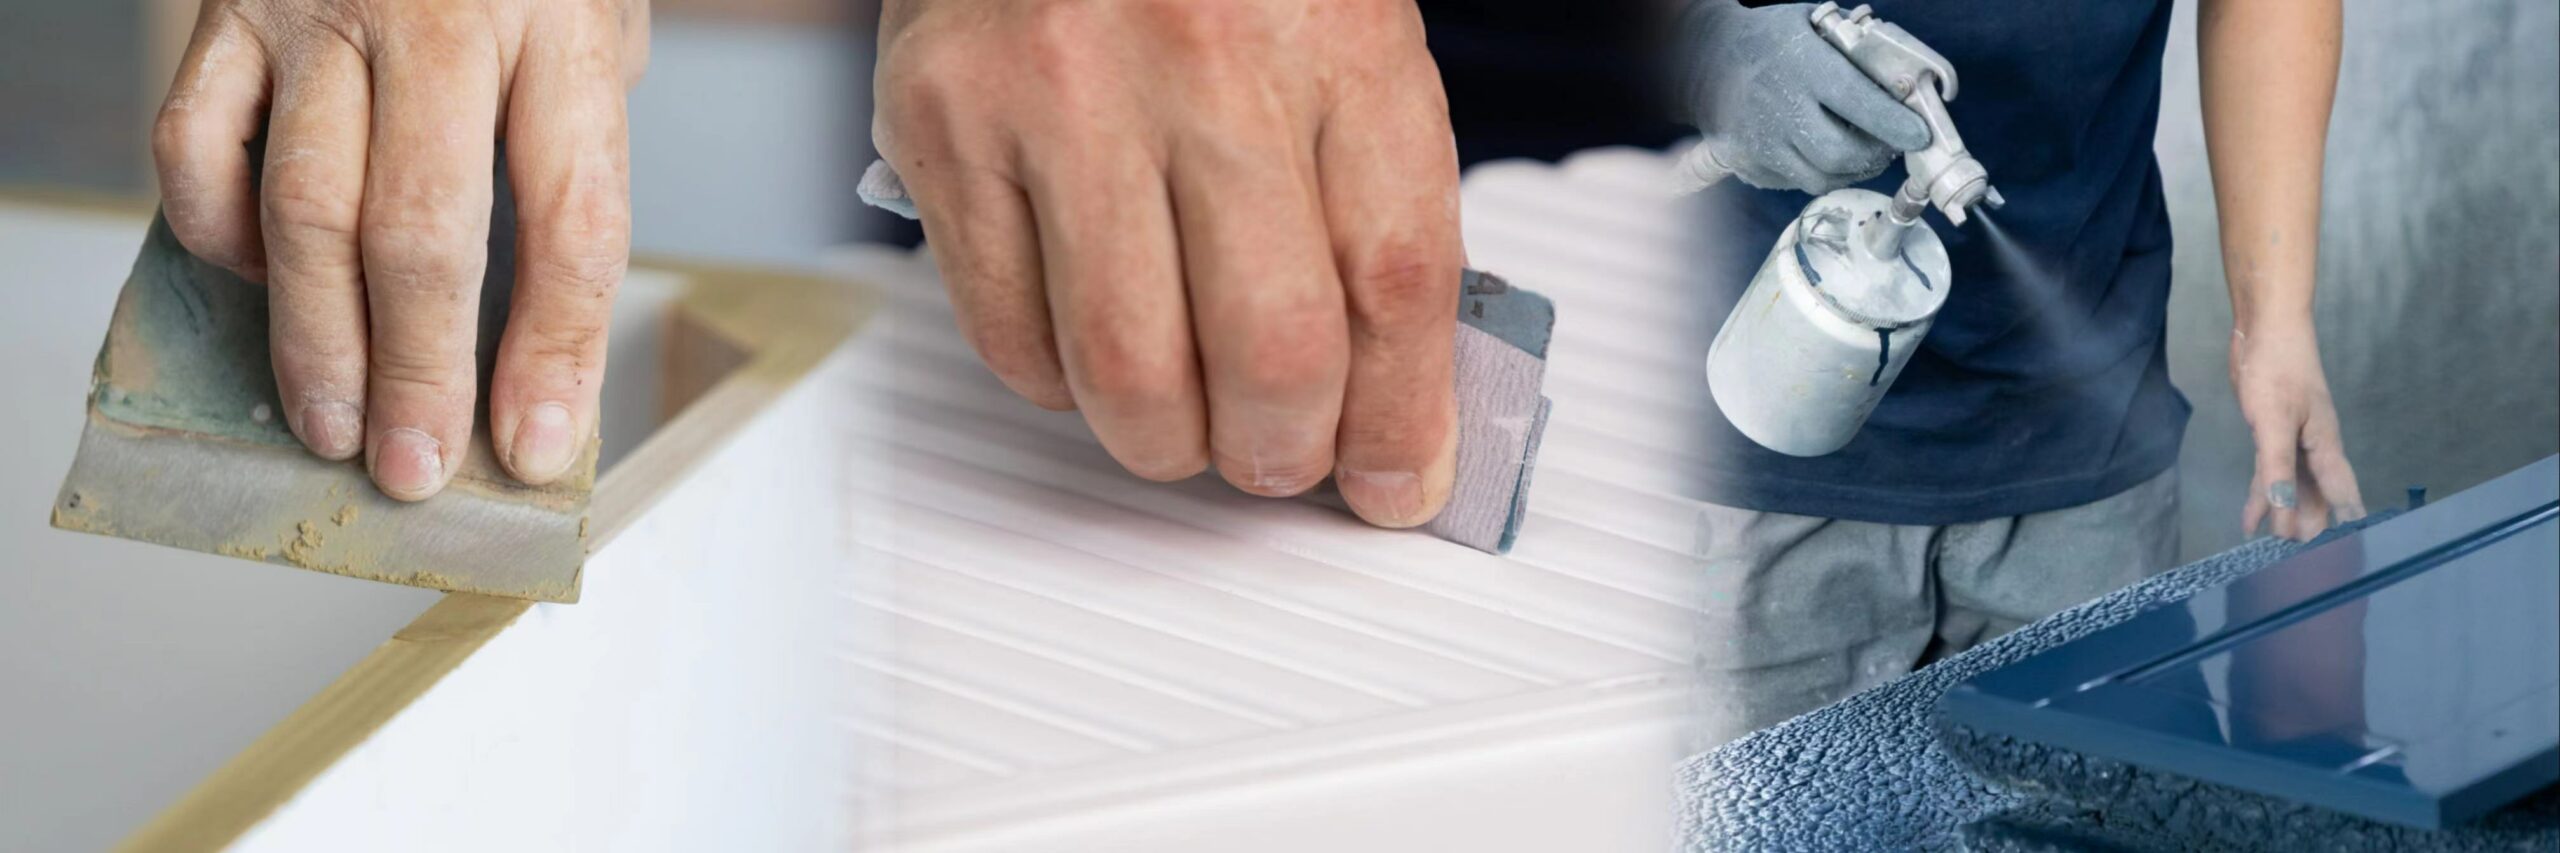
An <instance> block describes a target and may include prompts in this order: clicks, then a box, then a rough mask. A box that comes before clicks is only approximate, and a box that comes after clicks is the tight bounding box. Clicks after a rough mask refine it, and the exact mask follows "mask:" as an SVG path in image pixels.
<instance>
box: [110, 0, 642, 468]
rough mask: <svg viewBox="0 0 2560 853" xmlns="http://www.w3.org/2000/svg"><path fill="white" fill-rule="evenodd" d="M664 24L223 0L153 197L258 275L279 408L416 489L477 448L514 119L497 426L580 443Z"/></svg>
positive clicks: (162, 129) (460, 5)
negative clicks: (651, 56)
mask: <svg viewBox="0 0 2560 853" xmlns="http://www.w3.org/2000/svg"><path fill="white" fill-rule="evenodd" d="M647 33H648V7H647V5H646V2H645V0H628V2H627V4H626V2H625V0H578V2H569V0H453V2H435V3H424V2H401V1H400V0H207V2H206V3H205V4H204V6H203V9H202V10H201V11H200V12H199V13H198V20H197V23H196V29H195V35H194V38H193V41H192V42H191V43H190V44H189V45H188V46H187V52H186V56H185V58H184V59H183V60H181V61H180V64H179V70H178V77H177V80H176V82H175V83H174V84H172V86H171V87H170V91H169V98H168V101H167V102H166V103H165V104H164V105H162V107H161V110H160V119H159V123H158V126H157V127H156V128H155V129H154V131H153V135H152V153H153V155H154V156H155V157H156V159H157V160H158V161H159V165H160V191H161V196H162V202H161V203H162V208H163V211H164V213H165V215H166V216H167V218H168V221H169V227H170V229H171V230H172V231H174V232H175V233H176V234H177V236H178V240H179V241H180V242H182V243H184V244H185V245H186V247H187V249H188V250H189V251H191V252H193V253H194V254H196V255H197V256H198V257H201V258H203V259H205V260H207V261H210V262H212V263H215V264H219V265H221V266H222V267H224V268H226V269H229V270H231V271H232V272H234V273H237V274H239V275H240V276H241V277H243V278H246V279H249V280H251V281H261V282H265V283H266V284H267V286H268V305H269V311H270V314H271V337H272V340H273V344H272V356H273V360H274V363H275V372H276V384H277V386H278V391H279V392H280V394H281V398H282V400H283V402H284V414H285V417H286V423H287V424H288V425H290V426H291V427H292V429H293V433H294V435H296V436H298V437H300V438H301V440H302V442H303V444H304V445H305V446H308V447H309V448H311V450H312V452H314V453H317V454H319V455H321V456H323V457H327V458H329V459H347V458H351V457H353V456H355V455H356V454H357V453H358V452H362V453H364V455H365V460H366V463H367V466H368V468H369V469H370V470H371V472H372V475H373V480H374V483H375V484H376V485H378V486H379V487H380V488H381V489H382V491H383V492H384V493H385V494H388V495H390V496H392V497H394V498H399V499H401V500H419V499H423V498H426V497H428V496H430V495H433V494H435V493H436V492H437V491H438V490H440V489H442V488H443V487H444V484H445V482H446V481H447V480H448V479H449V478H451V476H452V474H453V471H454V469H455V467H456V466H457V465H459V464H460V463H461V461H462V457H463V453H464V451H465V449H466V448H467V446H468V445H469V443H470V437H471V426H472V417H473V412H474V409H475V408H476V405H477V400H478V387H477V385H478V378H479V377H478V374H477V369H476V367H475V364H474V351H475V341H474V337H475V333H476V331H477V328H476V327H477V323H478V316H479V310H478V302H479V294H480V281H481V274H482V272H483V271H484V270H485V268H486V267H487V265H488V250H487V243H486V238H487V235H488V232H489V207H490V204H491V191H492V182H491V172H492V170H493V168H494V160H493V158H494V156H495V154H494V152H495V149H496V145H497V142H498V140H500V139H504V140H505V141H506V142H507V147H508V154H507V169H508V175H507V178H508V180H509V181H510V183H511V185H512V187H513V189H514V191H515V198H516V205H517V212H518V219H519V221H520V225H519V227H518V231H517V233H516V235H515V236H516V241H517V243H516V245H517V262H516V264H517V268H516V288H515V297H514V302H513V303H512V305H511V306H510V307H511V310H512V315H511V319H510V320H509V321H508V325H507V329H506V332H505V335H504V338H503V339H502V340H501V341H500V342H499V345H498V362H497V367H496V372H495V373H494V374H493V375H492V377H491V379H490V389H489V390H490V399H489V417H490V422H491V426H492V429H491V433H490V434H491V437H492V443H493V444H494V445H495V449H496V451H497V456H498V459H499V460H500V461H501V462H502V463H503V464H504V465H505V466H506V468H507V470H508V472H509V473H510V474H512V475H514V476H515V477H516V478H517V479H520V480H523V481H525V482H527V483H534V484H540V483H545V482H549V481H551V480H553V479H555V478H557V477H559V476H560V475H561V474H563V473H565V472H566V471H567V470H568V468H569V466H570V465H571V464H572V463H573V462H575V461H576V459H577V458H578V456H579V455H580V453H581V452H582V451H583V450H584V448H585V446H586V444H587V442H588V438H589V437H590V436H592V435H594V434H595V430H596V392H597V389H598V385H599V383H600V380H601V379H602V377H603V373H604V354H605V321H606V314H607V311H608V310H609V308H610V306H611V304H612V301H613V294H614V290H615V288H616V286H617V285H618V284H619V283H620V282H621V280H622V273H623V268H624V265H625V262H626V258H627V255H628V252H629V245H630V199H629V196H630V193H629V189H628V187H629V177H628V175H629V172H630V166H629V158H628V156H627V153H626V147H625V140H624V116H623V92H624V90H625V88H626V87H627V86H628V85H629V84H630V83H631V82H633V81H635V80H636V79H637V78H638V75H639V73H640V69H641V66H642V64H643V63H645V62H646V59H647ZM261 128H263V129H264V132H265V134H266V137H267V143H266V148H265V155H264V156H265V161H264V168H263V180H262V181H261V182H260V184H259V185H257V186H254V187H253V186H252V184H251V181H250V163H249V151H250V148H249V147H248V143H249V142H250V141H251V140H252V139H254V138H256V137H257V136H258V135H259V133H260V132H261Z"/></svg>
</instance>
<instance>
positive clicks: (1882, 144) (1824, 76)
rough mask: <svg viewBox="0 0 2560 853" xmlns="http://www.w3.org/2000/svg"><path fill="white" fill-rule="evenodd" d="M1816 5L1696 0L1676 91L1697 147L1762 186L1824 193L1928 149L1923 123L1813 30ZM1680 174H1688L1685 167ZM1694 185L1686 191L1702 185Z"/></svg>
mask: <svg viewBox="0 0 2560 853" xmlns="http://www.w3.org/2000/svg"><path fill="white" fill-rule="evenodd" d="M1812 18H1813V6H1812V5H1811V4H1806V3H1785V4H1780V5H1775V6H1763V7H1761V8H1757V9H1746V8H1743V7H1742V6H1740V5H1737V4H1736V3H1735V2H1734V0H1695V2H1693V3H1691V4H1690V7H1689V9H1688V11H1687V14H1686V15H1685V16H1684V17H1683V19H1682V24H1683V30H1684V31H1685V33H1686V44H1685V46H1684V48H1683V49H1684V50H1685V54H1684V55H1683V56H1682V57H1681V58H1680V68H1681V73H1682V81H1681V82H1682V87H1681V91H1682V92H1683V93H1684V94H1685V95H1686V106H1687V108H1688V109H1689V110H1690V111H1691V116H1690V117H1691V119H1692V123H1694V124H1696V125H1697V127H1698V129H1699V130H1700V131H1703V132H1704V133H1705V134H1706V141H1705V142H1703V143H1701V144H1700V147H1701V150H1700V151H1696V152H1692V154H1691V156H1692V157H1696V156H1699V155H1706V156H1710V157H1712V158H1714V162H1715V164H1716V165H1719V166H1721V167H1723V169H1724V170H1725V171H1730V172H1732V173H1733V174H1734V175H1735V176H1737V177H1740V178H1742V180H1743V181H1744V182H1746V183H1749V184H1750V185H1752V186H1755V187H1760V188H1763V189H1796V190H1803V191H1805V192H1808V193H1815V194H1820V193H1826V192H1830V191H1832V190H1836V189H1839V188H1841V187H1845V186H1848V185H1850V184H1854V183H1857V182H1859V181H1863V180H1866V179H1868V178H1872V177H1875V176H1876V175H1878V174H1880V173H1882V172H1883V171H1884V168H1885V166H1886V165H1888V164H1890V163H1891V162H1892V161H1893V158H1894V157H1895V156H1896V155H1897V154H1899V153H1901V152H1904V151H1910V150H1913V149H1917V148H1923V147H1927V146H1928V144H1929V125H1928V124H1927V123H1926V122H1924V121H1922V120H1921V118H1920V114H1919V113H1915V112H1912V111H1911V109H1910V108H1909V107H1905V106H1903V105H1902V102H1900V101H1897V100H1894V98H1893V95H1892V94H1891V93H1889V92H1887V91H1885V89H1884V87H1882V86H1879V85H1876V82H1875V81H1874V80H1871V79H1868V77H1867V75H1866V73H1865V72H1863V71H1859V70H1858V67H1857V66H1855V65H1852V64H1850V62H1849V59H1848V57H1846V56H1842V55H1841V53H1840V51H1839V49H1838V48H1835V47H1832V46H1831V43H1830V42H1827V41H1824V40H1823V39H1822V36H1821V34H1819V33H1817V32H1815V31H1814V28H1813V23H1812ZM1684 174H1685V172H1684ZM1706 183H1707V182H1706V181H1703V180H1701V181H1699V182H1697V183H1695V184H1693V185H1691V186H1688V187H1685V189H1690V190H1695V189H1702V188H1704V186H1705V184H1706Z"/></svg>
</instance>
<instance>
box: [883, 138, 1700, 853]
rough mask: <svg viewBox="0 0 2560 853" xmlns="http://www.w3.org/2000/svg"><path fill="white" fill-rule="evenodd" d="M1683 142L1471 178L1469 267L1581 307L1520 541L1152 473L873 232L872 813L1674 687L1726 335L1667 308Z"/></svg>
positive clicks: (1440, 741)
mask: <svg viewBox="0 0 2560 853" xmlns="http://www.w3.org/2000/svg"><path fill="white" fill-rule="evenodd" d="M1663 168H1664V161H1663V160H1662V158H1661V157H1660V155H1657V154H1653V153H1649V152H1632V151H1628V152H1598V153H1594V154H1590V155H1585V156H1582V157H1579V158H1576V159H1575V160H1574V161H1572V162H1571V163H1570V164H1568V165H1567V166H1566V167H1564V168H1562V169H1557V168H1552V167H1547V166H1540V165H1533V164H1499V165H1495V166H1492V167H1489V168H1485V169H1479V170H1477V171H1476V172H1474V173H1472V174H1471V175H1470V177H1469V179H1468V182H1467V185H1466V192H1465V197H1466V209H1465V218H1466V223H1467V236H1468V241H1469V242H1468V246H1469V252H1470V256H1471V258H1472V259H1473V261H1474V263H1476V264H1477V265H1478V266H1480V267H1482V268H1484V269H1488V270H1491V271H1493V272H1496V273H1498V274H1501V275H1503V276H1505V277H1507V278H1509V279H1511V280H1512V281H1513V282H1514V283H1516V284H1518V285H1520V286H1524V287H1528V288H1531V289H1534V290H1538V291H1541V292H1543V293H1546V294H1547V295H1548V296H1550V297H1551V298H1553V299H1554V300H1555V301H1556V304H1557V314H1558V325H1557V331H1556V338H1555V343H1554V346H1553V348H1552V351H1551V361H1550V372H1549V374H1548V385H1547V388H1548V393H1549V395H1550V396H1551V397H1553V398H1554V400H1555V402H1556V408H1555V411H1554V414H1553V419H1552V420H1551V422H1550V424H1549V427H1548V432H1547V434H1546V441H1545V445H1544V449H1543V451H1542V453H1541V458H1540V462H1539V468H1538V471H1537V475H1536V479H1535V488H1534V489H1533V492H1532V496H1531V500H1530V517H1529V519H1528V521H1527V522H1526V524H1525V527H1524V530H1523V532H1522V534H1521V536H1520V539H1519V544H1518V546H1517V548H1516V549H1515V550H1514V551H1513V552H1512V553H1511V554H1509V555H1507V556H1494V555H1489V554H1483V553H1480V552H1477V551H1474V550H1470V549H1467V548H1465V547H1462V546H1457V545H1452V544H1449V543H1446V542H1442V541H1439V540H1436V539H1432V538H1430V537H1428V536H1425V535H1422V534H1418V533H1413V532H1401V531H1385V530H1376V529H1371V528H1369V527H1366V526H1364V525H1362V524H1360V523H1359V522H1358V521H1357V520H1355V519H1353V518H1351V517H1350V516H1349V515H1347V514H1345V513H1343V512H1340V511H1338V510H1334V509H1329V508H1325V507H1322V506H1317V505H1313V504H1308V503H1303V502H1283V501H1271V500H1266V499H1261V498H1255V497H1252V496H1248V495H1244V494H1242V493H1239V492H1236V491H1234V490H1233V489H1230V488H1228V487H1227V486H1226V485H1224V484H1223V483H1221V482H1219V481H1218V480H1217V479H1216V478H1215V477H1214V476H1209V477H1202V478H1198V479H1195V480H1192V481H1189V482H1184V483H1177V484H1170V485H1167V484H1155V483H1148V482H1144V481H1141V480H1139V479H1137V478H1135V477H1132V476H1130V475H1128V474H1127V473H1125V472H1123V471H1121V470H1120V469H1119V467H1118V466H1117V465H1116V464H1114V463H1113V462H1112V461H1111V459H1110V457H1109V456H1107V455H1106V454H1104V453H1103V451H1102V450H1101V448H1100V446H1099V445H1098V444H1097V443H1096V442H1095V441H1094V440H1093V438H1092V436H1091V434H1090V433H1089V432H1088V431H1087V429H1086V428H1085V426H1084V424H1083V422H1082V421H1081V420H1079V419H1078V417H1077V416H1076V415H1075V414H1073V413H1053V412H1044V411H1041V410H1039V409H1037V408H1035V407H1033V406H1031V405H1030V404H1028V403H1025V402H1023V401H1021V400H1019V399H1016V398H1015V397H1014V396H1013V395H1012V394H1011V393H1009V392H1007V391H1006V390H1005V389H1004V387H1003V386H1002V385H1001V384H999V383H997V382H996V380H995V379H994V378H993V377H992V376H991V375H989V374H988V373H987V372H986V370H985V369H984V368H983V367H981V366H980V365H979V364H978V362H977V359H976V357H975V355H974V354H972V353H971V352H970V350H969V348H968V347H967V345H966V344H965V343H963V342H962V340H961V339H960V336H959V334H958V332H957V330H956V329H955V328H953V325H952V320H951V314H950V308H949V306H948V304H947V303H946V302H945V300H944V298H943V295H942V291H941V288H940V285H939V283H938V279H937V278H936V276H935V273H934V271H933V269H932V268H931V265H930V262H929V261H928V260H926V259H925V258H924V257H922V256H920V255H909V254H906V253H901V252H895V251H889V250H882V249H871V248H865V249H854V250H849V251H848V252H846V253H845V254H844V255H843V256H842V257H841V259H840V265H841V268H842V269H843V270H844V271H845V272H847V273H848V274H850V275H853V276H856V277H860V278H863V279H866V280H868V281H870V282H873V283H874V284H876V285H878V286H880V287H881V289H882V290H884V291H885V294H886V297H887V298H886V300H885V302H886V304H885V306H884V307H883V309H882V313H881V315H880V316H879V317H878V318H877V319H876V320H875V322H874V323H873V325H871V326H868V327H866V329H865V330H864V331H863V333H862V335H861V340H860V342H859V343H858V344H857V347H859V348H860V349H861V353H860V357H861V358H863V359H865V360H866V362H865V363H866V368H865V369H864V370H862V371H860V379H859V380H857V381H858V382H859V383H860V384H861V385H862V389H861V390H862V395H861V396H862V399H864V400H865V401H866V405H865V407H864V410H863V411H860V412H855V413H850V414H849V415H848V418H847V421H846V423H845V424H844V429H845V430H846V432H847V434H848V436H849V443H850V445H851V446H852V447H853V450H852V456H851V458H850V459H849V460H848V461H847V462H846V463H845V464H848V465H851V466H853V470H854V472H855V475H854V476H853V477H851V478H850V479H851V480H852V481H853V482H855V483H857V484H858V487H859V488H861V489H862V490H863V491H864V492H865V494H864V495H862V496H861V497H860V499H858V500H856V501H855V505H856V506H857V507H858V508H860V509H859V510H858V512H859V514H860V515H861V516H862V517H860V518H858V519H855V523H854V524H853V525H852V526H851V527H850V529H851V530H852V531H853V532H852V533H851V534H850V535H851V536H853V537H854V538H855V539H856V542H855V546H856V550H857V551H858V552H859V553H862V554H865V555H868V557H869V559H867V560H865V561H864V563H863V565H861V566H860V567H859V568H858V569H857V570H856V571H854V572H851V573H850V574H849V575H848V576H847V577H846V578H845V580H844V583H843V585H842V587H841V589H839V590H838V594H839V595H840V596H842V597H843V599H844V600H845V604H846V607H845V612H846V614H847V619H848V620H851V621H852V622H855V623H859V627H858V628H855V629H852V630H849V631H848V636H849V639H848V640H847V647H846V648H845V649H844V650H843V651H842V653H841V657H842V660H843V662H844V665H845V670H846V671H847V673H848V674H849V676H850V677H852V678H854V679H855V680H856V681H857V682H858V685H859V687H860V688H861V689H859V690H857V691H856V692H857V693H858V694H861V696H862V698H861V699H860V700H859V701H858V702H857V703H856V705H855V706H854V707H853V708H851V709H849V711H848V713H847V717H846V720H845V724H846V726H847V727H848V728H849V729H850V730H851V737H852V739H853V741H854V742H855V744H856V745H857V748H858V749H861V750H863V751H864V754H863V755H862V756H861V759H862V760H863V762H864V764H865V766H866V773H867V776H866V778H865V784H866V785H867V786H868V788H867V794H866V795H865V797H864V801H863V803H862V810H863V813H864V814H865V815H866V817H867V819H869V820H871V821H874V825H873V830H874V831H875V833H877V834H878V836H879V837H883V838H894V839H899V840H906V841H916V840H924V839H931V838H936V837H948V836H949V835H951V834H952V833H963V832H978V831H989V830H993V829H1002V828H1004V827H1005V826H1006V825H1007V824H1009V823H1019V822H1021V821H1027V820H1031V819H1035V818H1039V817H1043V816H1055V815H1059V814H1073V813H1076V812H1077V811H1079V810H1083V809H1090V808H1095V807H1099V806H1104V805H1111V804H1127V803H1131V802H1143V801H1145V800H1146V799H1147V798H1149V797H1158V796H1170V795H1173V794H1178V793H1187V792H1195V791H1199V790H1202V789H1204V788H1207V787H1215V786H1221V785H1226V786H1233V785H1250V784H1254V783H1256V782H1257V781H1259V780H1267V779H1271V778H1276V777H1277V776H1278V775H1282V774H1283V773H1284V772H1294V771H1296V770H1303V769H1306V768H1310V767H1324V766H1334V767H1338V766H1341V765H1344V764H1358V763H1360V762H1363V761H1380V760H1385V759H1386V758H1388V757H1391V756H1410V755H1412V754H1414V753H1415V752H1416V751H1417V750H1418V751H1422V752H1430V751H1433V750H1439V751H1452V750H1465V749H1472V748H1481V747H1486V746H1493V745H1498V744H1499V743H1501V742H1503V741H1504V739H1506V738H1524V737H1532V736H1536V735H1538V734H1539V733H1542V732H1545V733H1552V732H1555V731H1570V730H1575V729H1576V728H1577V727H1582V726H1590V725H1599V724H1602V723H1604V722H1606V721H1609V720H1616V719H1625V718H1626V715H1628V714H1660V715H1667V714H1669V713H1671V712H1672V711H1673V710H1674V709H1676V707H1677V704H1678V703H1677V700H1676V698H1675V697H1676V686H1675V685H1676V683H1677V681H1678V673H1679V672H1680V671H1681V670H1682V668H1683V666H1684V664H1685V662H1686V661H1687V660H1688V656H1689V643H1690V640H1689V637H1690V630H1691V628H1690V623H1689V618H1690V617H1691V616H1692V613H1693V612H1692V609H1691V608H1692V607H1693V606H1694V604H1695V602H1696V601H1697V600H1698V595H1699V592H1698V590H1699V586H1698V577H1697V574H1696V571H1695V568H1696V563H1695V561H1694V560H1693V559H1691V558H1690V557H1689V555H1688V551H1689V549H1690V547H1691V544H1692V543H1691V542H1690V536H1691V533H1690V530H1691V522H1692V519H1693V515H1694V513H1695V510H1696V504H1695V503H1694V502H1693V501H1691V500H1689V499H1687V498H1684V497H1681V495H1682V494H1683V493H1684V492H1686V491H1688V490H1687V489H1686V488H1684V486H1685V484H1687V483H1690V482H1694V477H1695V476H1696V472H1697V471H1698V470H1699V466H1702V465H1704V464H1706V455H1705V453H1704V451H1703V450H1702V449H1701V448H1699V447H1698V446H1696V440H1695V438H1694V430H1692V429H1691V428H1690V426H1689V425H1691V424H1694V423H1695V422H1696V417H1697V415H1698V413H1699V412H1700V411H1701V410H1702V408H1703V405H1704V404H1703V395H1704V394H1705V389H1704V379H1703V375H1702V374H1701V372H1700V365H1701V364H1702V363H1703V358H1704V356H1705V349H1706V343H1707V341H1706V337H1705V334H1702V333H1701V332H1700V330H1699V329H1697V328H1695V326H1696V325H1697V322H1696V318H1695V317H1694V316H1692V315H1691V314H1690V313H1686V312H1682V311H1679V310H1665V308H1666V306H1667V305H1668V306H1673V307H1676V306H1677V305H1678V304H1680V303H1681V301H1682V300H1683V298H1684V297H1683V288H1682V284H1683V282H1682V279H1681V277H1680V272H1679V270H1678V269H1677V267H1676V264H1674V263H1671V262H1668V261H1666V260H1665V258H1668V257H1671V256H1673V255H1674V254H1675V252H1671V251H1661V250H1660V247H1663V246H1674V245H1676V244H1677V241H1678V240H1680V239H1681V229H1680V228H1679V227H1678V222H1677V219H1678V217H1677V216H1675V215H1673V214H1674V210H1673V208H1672V207H1671V205H1672V202H1671V201H1670V200H1669V199H1666V198H1662V197H1661V196H1660V191H1659V189H1657V187H1659V186H1660V184H1661V175H1662V171H1661V170H1662V169H1663ZM1630 246H1635V247H1653V248H1654V250H1653V251H1629V250H1628V247H1630ZM1706 331H1707V332H1709V333H1711V332H1712V329H1708V330H1706ZM1663 772H1665V773H1667V772H1668V771H1667V765H1666V769H1665V770H1664V771H1663ZM1662 778H1663V779H1664V780H1666V781H1664V782H1663V783H1662V784H1668V782H1667V779H1668V777H1667V775H1666V776H1664V777H1662Z"/></svg>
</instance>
